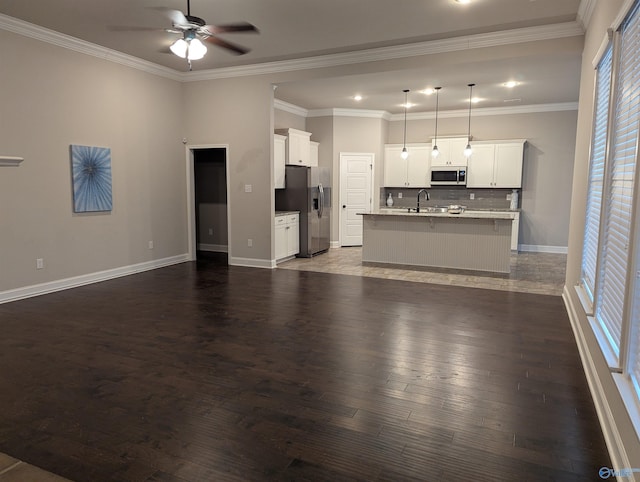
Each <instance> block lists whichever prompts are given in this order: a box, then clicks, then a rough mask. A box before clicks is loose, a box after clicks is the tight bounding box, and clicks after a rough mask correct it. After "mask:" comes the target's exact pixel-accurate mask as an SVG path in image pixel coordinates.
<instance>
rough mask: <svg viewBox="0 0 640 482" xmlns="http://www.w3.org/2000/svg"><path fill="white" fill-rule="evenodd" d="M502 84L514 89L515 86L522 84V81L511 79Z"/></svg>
mask: <svg viewBox="0 0 640 482" xmlns="http://www.w3.org/2000/svg"><path fill="white" fill-rule="evenodd" d="M502 85H503V86H505V87H507V88H508V89H513V88H514V87H516V86H518V85H520V82H516V81H515V80H510V81H509V82H505V83H504V84H502Z"/></svg>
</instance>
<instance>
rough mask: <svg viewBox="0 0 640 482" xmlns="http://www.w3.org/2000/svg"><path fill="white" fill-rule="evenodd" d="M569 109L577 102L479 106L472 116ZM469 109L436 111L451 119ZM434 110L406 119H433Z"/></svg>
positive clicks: (398, 118)
mask: <svg viewBox="0 0 640 482" xmlns="http://www.w3.org/2000/svg"><path fill="white" fill-rule="evenodd" d="M569 110H578V103H577V102H559V103H557V104H530V105H519V106H510V107H484V108H482V107H480V108H476V109H473V115H474V116H491V115H513V114H535V113H540V112H561V111H569ZM468 115H469V111H468V110H467V109H459V110H446V111H440V112H438V118H439V119H453V118H456V117H467V116H468ZM435 118H436V116H435V113H434V112H415V113H412V114H407V120H432V119H435ZM390 120H391V121H401V120H404V114H393V115H391V116H390Z"/></svg>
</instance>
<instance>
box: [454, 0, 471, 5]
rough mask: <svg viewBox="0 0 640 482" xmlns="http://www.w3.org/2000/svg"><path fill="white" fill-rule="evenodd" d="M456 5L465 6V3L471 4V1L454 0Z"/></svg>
mask: <svg viewBox="0 0 640 482" xmlns="http://www.w3.org/2000/svg"><path fill="white" fill-rule="evenodd" d="M456 3H462V4H467V3H471V0H456Z"/></svg>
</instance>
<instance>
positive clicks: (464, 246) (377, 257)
mask: <svg viewBox="0 0 640 482" xmlns="http://www.w3.org/2000/svg"><path fill="white" fill-rule="evenodd" d="M360 214H361V215H362V216H363V243H362V261H363V262H372V263H387V264H401V265H413V266H428V267H437V268H454V269H466V270H474V271H490V272H497V273H509V271H510V257H511V228H512V221H513V219H514V217H515V212H510V211H463V212H462V213H459V214H451V213H448V212H419V213H416V212H408V211H407V210H406V209H381V210H379V211H373V212H367V213H360Z"/></svg>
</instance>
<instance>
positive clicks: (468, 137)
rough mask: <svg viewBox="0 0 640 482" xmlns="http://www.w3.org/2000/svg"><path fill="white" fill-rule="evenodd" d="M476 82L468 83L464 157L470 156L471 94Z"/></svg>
mask: <svg viewBox="0 0 640 482" xmlns="http://www.w3.org/2000/svg"><path fill="white" fill-rule="evenodd" d="M475 85H476V84H468V86H469V130H468V134H467V147H465V148H464V155H465V157H470V156H471V152H472V150H471V96H472V95H473V87H474V86H475Z"/></svg>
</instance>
